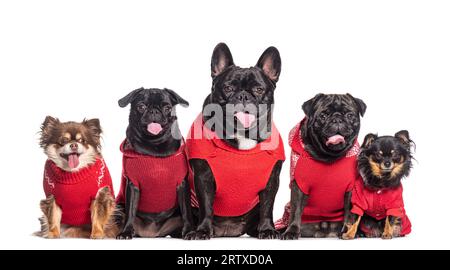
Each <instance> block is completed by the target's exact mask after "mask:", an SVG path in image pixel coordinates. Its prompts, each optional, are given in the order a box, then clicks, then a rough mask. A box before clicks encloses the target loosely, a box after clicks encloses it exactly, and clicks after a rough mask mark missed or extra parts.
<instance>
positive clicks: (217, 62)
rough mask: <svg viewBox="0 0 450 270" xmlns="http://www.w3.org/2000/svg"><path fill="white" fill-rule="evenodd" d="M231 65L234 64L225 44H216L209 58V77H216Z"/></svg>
mask: <svg viewBox="0 0 450 270" xmlns="http://www.w3.org/2000/svg"><path fill="white" fill-rule="evenodd" d="M232 65H234V62H233V56H232V55H231V52H230V49H229V48H228V46H227V44H225V43H219V44H217V45H216V47H215V48H214V51H213V55H212V58H211V77H213V78H215V77H217V75H219V74H220V73H222V72H223V71H224V70H225V69H226V68H227V67H229V66H232Z"/></svg>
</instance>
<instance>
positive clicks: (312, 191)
mask: <svg viewBox="0 0 450 270" xmlns="http://www.w3.org/2000/svg"><path fill="white" fill-rule="evenodd" d="M305 121H306V120H303V121H302V122H300V124H297V125H296V126H295V127H294V128H293V129H292V130H291V132H290V133H289V145H290V146H291V148H292V153H291V181H295V182H296V183H297V185H298V187H299V188H300V190H301V191H302V192H303V193H305V194H306V195H308V196H309V198H308V203H307V205H306V206H305V208H304V210H303V215H302V222H303V223H311V222H321V221H342V220H344V196H345V193H346V192H348V191H351V190H352V188H353V184H354V182H355V180H356V179H357V178H358V177H359V173H358V171H357V168H356V166H357V156H358V153H359V145H358V143H357V142H356V143H355V145H354V146H353V147H352V148H351V149H350V150H349V151H348V152H347V154H346V156H345V157H343V158H341V159H339V160H337V161H335V162H333V163H325V162H321V161H317V160H315V159H313V158H312V157H311V155H310V154H309V153H308V152H306V150H305V148H304V145H303V142H302V138H301V136H300V126H301V125H302V124H304V122H305Z"/></svg>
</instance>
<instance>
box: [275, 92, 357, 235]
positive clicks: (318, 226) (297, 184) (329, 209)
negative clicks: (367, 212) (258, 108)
mask: <svg viewBox="0 0 450 270" xmlns="http://www.w3.org/2000/svg"><path fill="white" fill-rule="evenodd" d="M302 108H303V111H304V113H305V115H306V116H305V118H304V119H303V120H302V121H301V122H300V123H299V124H297V125H296V126H295V127H294V128H293V129H292V131H291V132H290V134H289V145H290V146H291V148H292V154H291V201H290V204H288V205H287V206H286V209H285V213H284V215H283V218H282V219H280V220H279V221H278V222H277V223H276V227H277V229H278V230H280V231H284V233H283V235H282V239H285V240H290V239H298V237H299V236H301V237H337V236H338V235H339V233H340V232H341V229H342V226H343V221H344V219H345V218H346V217H348V216H349V214H350V207H351V202H350V197H351V190H352V187H353V183H354V181H355V180H356V179H357V177H358V172H357V170H356V164H357V155H358V151H359V145H358V142H357V136H358V133H359V129H360V117H362V116H363V115H364V113H365V111H366V104H365V103H364V102H363V101H362V100H361V99H358V98H355V97H353V96H351V95H350V94H345V95H337V94H331V95H325V94H318V95H316V96H315V97H314V98H312V99H310V100H308V101H306V102H305V103H304V104H303V107H302Z"/></svg>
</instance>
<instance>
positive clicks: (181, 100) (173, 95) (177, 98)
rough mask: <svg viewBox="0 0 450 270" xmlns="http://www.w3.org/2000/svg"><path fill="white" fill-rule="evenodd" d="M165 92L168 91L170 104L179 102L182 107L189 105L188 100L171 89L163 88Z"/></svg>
mask: <svg viewBox="0 0 450 270" xmlns="http://www.w3.org/2000/svg"><path fill="white" fill-rule="evenodd" d="M164 90H165V91H167V93H169V96H170V101H171V102H172V105H177V104H180V105H181V106H182V107H189V102H187V101H186V100H185V99H184V98H182V97H180V95H178V94H177V93H176V92H175V91H173V90H171V89H167V88H164Z"/></svg>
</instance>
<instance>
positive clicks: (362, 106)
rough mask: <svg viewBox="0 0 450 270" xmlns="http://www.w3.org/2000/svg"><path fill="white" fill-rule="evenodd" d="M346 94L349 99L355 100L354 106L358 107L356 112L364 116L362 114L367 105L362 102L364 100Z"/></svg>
mask: <svg viewBox="0 0 450 270" xmlns="http://www.w3.org/2000/svg"><path fill="white" fill-rule="evenodd" d="M347 96H349V97H350V98H351V99H353V101H354V102H355V104H356V106H357V107H358V112H359V114H360V115H361V117H362V116H364V114H365V113H366V109H367V105H366V103H364V101H362V99H359V98H355V97H353V96H352V95H350V94H348V93H347Z"/></svg>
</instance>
